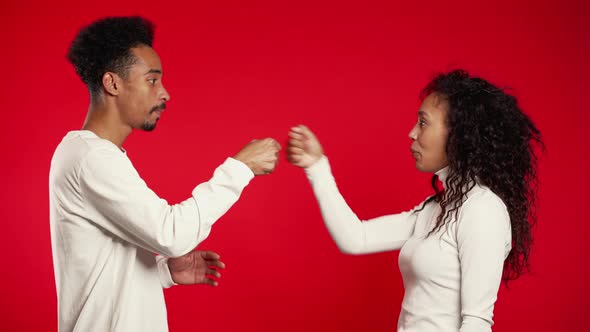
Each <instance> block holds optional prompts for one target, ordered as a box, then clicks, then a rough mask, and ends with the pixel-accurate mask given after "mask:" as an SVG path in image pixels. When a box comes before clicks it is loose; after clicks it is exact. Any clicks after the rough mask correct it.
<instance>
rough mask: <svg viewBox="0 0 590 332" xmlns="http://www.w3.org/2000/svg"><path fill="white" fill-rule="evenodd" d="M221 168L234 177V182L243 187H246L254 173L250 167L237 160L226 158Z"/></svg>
mask: <svg viewBox="0 0 590 332" xmlns="http://www.w3.org/2000/svg"><path fill="white" fill-rule="evenodd" d="M221 167H223V168H224V169H226V170H227V171H228V172H229V173H231V174H232V175H233V176H235V180H236V181H237V182H239V183H240V184H241V185H243V186H246V185H247V184H248V183H249V182H250V180H252V179H253V178H254V173H253V172H252V170H251V169H250V167H248V166H246V164H244V163H243V162H241V161H239V160H237V159H234V158H231V157H228V158H227V159H226V160H225V162H224V163H223V164H222V165H221Z"/></svg>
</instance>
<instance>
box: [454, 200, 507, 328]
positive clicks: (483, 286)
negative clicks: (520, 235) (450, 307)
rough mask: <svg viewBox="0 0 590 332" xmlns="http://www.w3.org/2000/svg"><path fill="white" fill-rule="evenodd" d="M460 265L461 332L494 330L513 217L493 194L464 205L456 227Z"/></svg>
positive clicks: (466, 202) (469, 201) (468, 201)
mask: <svg viewBox="0 0 590 332" xmlns="http://www.w3.org/2000/svg"><path fill="white" fill-rule="evenodd" d="M457 244H458V250H459V260H460V263H461V318H462V324H461V329H460V332H484V331H486V332H487V331H491V330H492V325H493V324H494V321H493V320H492V317H493V311H494V304H495V302H496V299H497V296H498V289H499V287H500V282H501V280H502V269H503V267H504V259H505V258H506V257H507V256H508V253H509V252H510V248H511V230H510V216H509V214H508V211H507V209H506V206H505V205H504V203H503V202H502V201H501V200H500V198H499V197H497V196H496V195H495V194H494V193H492V192H491V191H484V192H482V193H477V194H476V195H474V196H473V197H470V198H468V199H467V201H465V203H464V204H463V208H462V211H461V215H460V219H459V222H458V225H457Z"/></svg>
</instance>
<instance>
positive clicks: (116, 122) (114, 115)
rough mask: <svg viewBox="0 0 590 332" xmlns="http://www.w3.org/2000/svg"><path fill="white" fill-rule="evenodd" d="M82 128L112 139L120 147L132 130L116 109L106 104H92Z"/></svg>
mask: <svg viewBox="0 0 590 332" xmlns="http://www.w3.org/2000/svg"><path fill="white" fill-rule="evenodd" d="M82 129H83V130H89V131H91V132H93V133H94V134H96V136H98V137H100V138H102V139H106V140H109V141H111V142H112V143H113V144H115V145H116V146H118V147H119V148H120V149H122V147H123V142H125V139H126V138H127V136H129V134H131V130H132V128H131V127H129V126H126V125H124V124H122V122H121V121H120V118H119V114H118V112H116V110H114V109H112V108H109V107H107V105H104V104H98V105H96V104H90V106H89V107H88V114H87V115H86V120H85V121H84V125H83V126H82Z"/></svg>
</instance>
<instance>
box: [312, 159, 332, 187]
mask: <svg viewBox="0 0 590 332" xmlns="http://www.w3.org/2000/svg"><path fill="white" fill-rule="evenodd" d="M305 174H306V175H307V178H308V179H309V181H311V182H317V181H318V180H319V179H322V178H329V177H330V176H331V174H332V170H331V167H330V162H329V161H328V157H326V156H322V157H321V158H320V159H319V160H318V161H316V162H315V163H314V164H313V165H311V166H309V167H308V168H306V169H305Z"/></svg>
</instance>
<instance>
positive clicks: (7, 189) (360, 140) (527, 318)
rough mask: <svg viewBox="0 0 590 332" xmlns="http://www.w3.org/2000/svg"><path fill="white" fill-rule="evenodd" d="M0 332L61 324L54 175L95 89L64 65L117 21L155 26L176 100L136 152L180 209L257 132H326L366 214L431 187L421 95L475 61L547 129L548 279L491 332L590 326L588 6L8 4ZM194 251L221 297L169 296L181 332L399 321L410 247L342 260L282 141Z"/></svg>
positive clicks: (524, 290)
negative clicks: (206, 263)
mask: <svg viewBox="0 0 590 332" xmlns="http://www.w3.org/2000/svg"><path fill="white" fill-rule="evenodd" d="M0 9H1V10H0V18H1V20H0V36H1V43H2V51H1V52H0V59H1V64H2V70H1V77H2V80H1V82H0V85H1V89H0V94H1V97H2V120H3V121H2V129H1V131H0V138H1V140H0V147H1V149H2V150H1V151H2V163H1V164H2V166H1V167H2V172H1V173H0V177H1V179H0V183H1V184H2V190H1V191H0V202H2V207H1V209H0V211H1V212H0V222H1V223H2V228H1V229H2V231H1V232H0V250H1V251H2V253H3V257H4V258H3V260H2V264H1V266H2V267H1V269H2V271H1V273H0V294H1V295H0V301H1V306H2V307H1V310H0V330H1V331H56V330H57V298H56V291H55V282H54V275H53V267H52V258H51V242H50V234H49V213H48V212H49V203H48V173H49V162H50V159H51V156H52V154H53V150H54V149H55V147H56V145H57V144H58V143H59V141H60V140H61V139H62V137H63V136H64V135H65V134H66V132H67V131H69V130H74V129H79V128H80V127H81V126H82V123H83V121H84V118H85V114H86V111H87V107H88V95H87V92H86V89H85V87H84V86H83V84H82V83H81V81H80V80H79V79H78V77H77V76H76V74H75V72H74V69H73V68H72V67H71V65H70V64H69V63H68V62H67V61H66V58H65V54H66V50H67V48H68V46H69V43H70V42H71V40H72V39H73V37H74V35H75V34H76V32H77V31H78V29H79V28H80V27H82V26H83V25H86V24H88V23H90V22H92V21H93V20H95V19H98V18H101V17H105V16H113V15H142V16H145V17H147V18H149V19H151V20H152V21H153V22H154V23H155V24H156V37H155V43H154V48H155V49H156V51H157V52H158V53H159V55H160V57H161V59H162V63H163V69H164V73H165V74H164V84H165V86H166V87H167V89H168V91H169V92H170V94H171V101H170V103H169V104H168V109H167V110H166V112H165V113H164V114H163V117H162V119H161V120H160V122H159V124H158V127H157V128H156V130H155V131H154V132H151V133H144V132H134V133H133V134H132V135H131V136H130V137H129V139H128V140H127V142H126V143H125V148H126V149H127V151H128V154H129V156H130V158H131V160H132V161H133V162H134V164H135V166H136V168H137V169H138V171H139V173H140V174H141V175H142V177H143V178H144V180H145V181H146V182H147V183H148V185H149V186H150V187H151V188H152V189H153V190H154V191H155V192H156V193H158V194H159V195H160V196H161V197H163V198H165V199H167V200H168V202H169V203H171V204H172V203H177V202H180V201H182V200H184V199H186V198H187V197H188V196H189V195H190V192H191V190H192V188H193V187H194V186H196V185H197V184H199V183H200V182H202V181H206V180H208V179H209V177H210V176H211V174H212V172H213V170H214V169H215V167H217V166H218V165H219V164H221V163H222V162H223V160H224V159H225V158H226V157H228V156H232V155H233V154H235V153H236V152H237V151H238V150H239V149H240V148H241V147H242V146H243V145H244V144H246V143H247V142H249V141H250V140H252V139H254V138H262V137H267V136H271V137H274V138H276V139H277V140H279V141H280V142H281V143H283V144H284V143H285V142H286V139H287V132H288V129H289V128H290V127H291V126H293V125H296V124H299V123H304V124H306V125H308V126H309V127H310V128H312V129H313V130H314V131H315V132H316V133H317V135H318V136H319V138H320V139H321V142H322V143H323V145H324V148H325V151H326V154H327V155H328V156H329V157H330V160H331V162H332V166H333V171H334V173H335V176H336V178H337V181H338V183H339V187H340V189H341V191H342V193H343V195H344V196H345V198H346V199H347V201H348V203H349V204H350V205H351V207H352V208H353V209H354V210H355V212H356V213H357V214H358V215H359V217H360V218H362V219H367V218H371V217H376V216H379V215H384V214H389V213H395V212H400V211H403V210H406V209H409V208H411V207H413V206H414V205H415V204H416V203H419V202H420V201H422V199H423V198H424V197H425V196H426V195H428V194H430V191H431V190H430V188H429V175H428V174H421V173H419V172H418V171H416V170H415V168H414V164H413V159H412V157H411V154H410V152H409V145H410V140H409V139H408V137H407V134H408V132H409V130H410V129H411V127H412V126H413V124H414V121H415V118H416V111H417V109H418V107H419V103H420V102H419V98H418V95H419V91H420V89H421V88H422V87H423V86H424V85H425V84H426V83H427V82H428V81H429V80H430V79H431V78H432V77H433V76H434V75H435V74H436V73H438V72H441V71H447V70H449V69H453V68H458V67H461V68H465V69H467V70H468V71H470V72H471V73H473V74H475V75H479V76H482V77H484V78H487V79H489V80H490V81H492V82H494V83H496V84H497V85H500V86H504V87H510V88H511V91H512V93H513V94H515V95H516V96H517V97H518V98H519V101H520V103H521V106H522V107H523V109H524V110H525V111H526V112H527V113H528V114H529V115H530V116H531V117H532V119H533V120H534V121H535V123H536V124H537V125H538V127H539V128H540V129H541V130H542V133H543V135H544V139H545V141H546V143H547V150H546V152H545V153H544V154H542V156H541V158H540V192H539V204H538V218H539V223H538V227H537V229H536V233H535V247H534V249H533V256H532V268H533V274H531V275H526V276H524V277H522V278H521V279H519V280H517V281H515V282H513V283H512V284H511V286H510V287H509V288H506V287H504V286H502V288H501V290H500V293H499V299H498V301H497V304H496V308H495V317H494V319H495V325H494V331H551V332H554V331H588V328H587V327H584V323H585V322H587V319H588V316H587V313H588V310H589V309H590V308H589V305H588V298H589V297H590V292H589V290H590V286H589V285H588V272H589V268H588V254H590V250H589V249H590V244H589V243H590V241H588V240H587V238H588V234H589V233H590V226H589V224H590V223H589V222H590V218H589V217H588V212H587V209H588V205H587V204H588V201H589V200H590V194H589V188H590V177H589V175H588V174H589V172H588V171H589V170H590V162H589V153H590V149H589V144H588V141H587V138H588V132H589V131H588V126H589V124H590V112H588V110H587V105H588V102H587V100H586V99H587V98H584V97H585V96H587V91H586V90H587V84H588V78H589V77H590V71H589V65H588V59H590V50H589V47H590V24H589V23H588V22H589V20H590V12H589V5H588V2H587V1H583V0H578V1H567V0H566V1H557V0H552V1H524V2H517V1H515V2H513V1H502V2H490V1H486V2H473V1H465V2H463V3H461V2H448V1H444V2H441V1H435V0H425V1H420V2H412V1H408V0H403V1H391V0H388V1H386V0H384V1H355V2H347V1H329V2H324V1H289V2H287V1H264V2H261V1H193V2H186V3H179V2H176V1H139V0H137V1H111V0H107V1H97V2H83V1H82V2H81V1H71V2H59V1H57V2H55V1H51V2H46V1H30V0H21V1H17V2H11V3H7V2H3V3H2V4H1V5H0ZM199 248H203V249H210V250H214V251H217V252H218V253H220V254H221V256H222V258H223V261H224V262H225V263H226V265H227V269H226V270H225V271H224V272H223V276H222V278H221V280H220V285H219V287H217V288H210V287H206V286H178V287H174V288H172V289H168V290H165V296H166V302H167V310H168V321H169V325H170V330H171V331H177V332H180V331H212V330H215V331H220V332H222V331H394V330H395V329H396V324H397V317H398V314H399V311H400V304H401V301H402V297H403V285H402V281H401V276H400V273H399V270H398V268H397V256H398V253H397V252H388V253H381V254H374V255H366V256H347V255H344V254H342V253H340V252H339V251H338V249H337V248H336V246H335V245H334V243H333V241H332V240H331V238H330V237H329V235H328V233H327V231H326V229H325V227H324V225H323V222H322V220H321V217H320V213H319V209H318V207H317V204H316V202H315V199H314V197H313V195H312V191H311V188H310V186H309V184H308V183H307V180H306V178H305V176H304V173H303V172H302V171H301V170H300V169H297V168H295V167H293V166H291V165H289V164H288V163H287V162H286V160H285V158H284V152H282V157H281V162H280V164H279V166H278V168H277V170H276V172H275V173H274V174H272V175H269V176H264V177H258V178H256V179H255V180H254V181H253V182H252V183H251V184H250V185H249V186H248V187H247V188H246V190H245V192H244V193H243V196H242V198H241V199H240V201H239V202H238V203H237V204H236V205H235V206H234V207H233V208H232V209H231V210H230V211H229V212H228V213H227V214H226V215H225V216H224V217H222V218H221V220H219V222H218V223H217V224H216V225H215V226H214V228H213V231H212V234H211V236H210V237H209V238H208V239H207V240H206V241H205V242H203V243H202V244H201V245H200V246H199Z"/></svg>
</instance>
